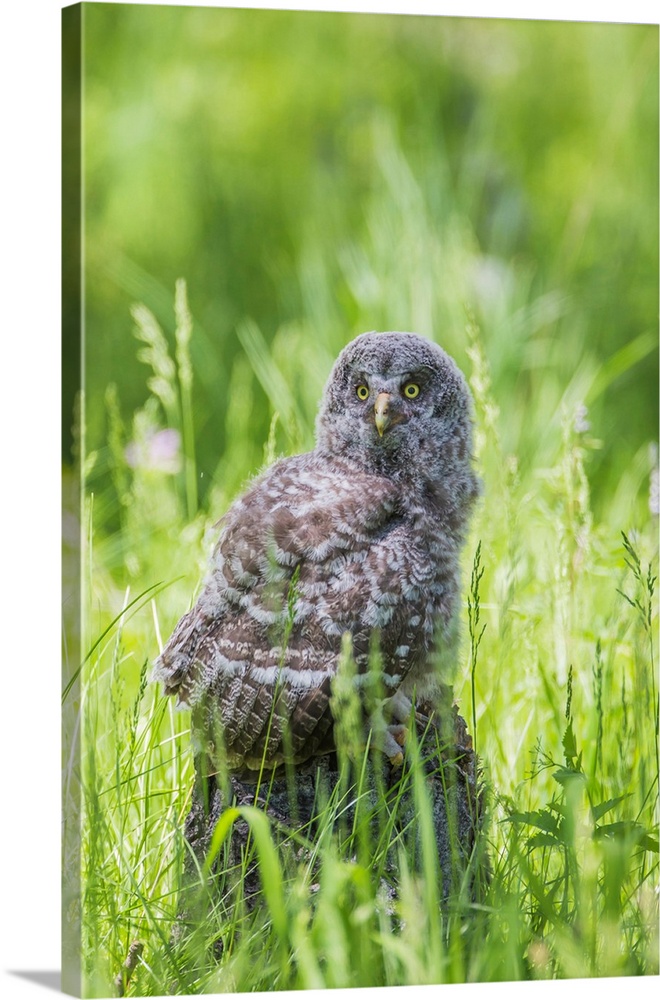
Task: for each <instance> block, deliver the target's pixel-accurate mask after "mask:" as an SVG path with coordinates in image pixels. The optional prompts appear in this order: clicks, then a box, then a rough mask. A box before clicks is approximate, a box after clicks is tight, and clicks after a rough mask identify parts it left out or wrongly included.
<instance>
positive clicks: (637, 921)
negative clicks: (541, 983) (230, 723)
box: [79, 285, 658, 996]
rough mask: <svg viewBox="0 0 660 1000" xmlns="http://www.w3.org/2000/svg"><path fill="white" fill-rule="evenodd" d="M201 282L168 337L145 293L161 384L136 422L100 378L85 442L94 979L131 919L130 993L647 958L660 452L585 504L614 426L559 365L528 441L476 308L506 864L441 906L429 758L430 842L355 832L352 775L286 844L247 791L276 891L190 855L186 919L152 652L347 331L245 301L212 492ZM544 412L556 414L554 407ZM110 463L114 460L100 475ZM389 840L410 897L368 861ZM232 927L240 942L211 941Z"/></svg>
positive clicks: (465, 681)
mask: <svg viewBox="0 0 660 1000" xmlns="http://www.w3.org/2000/svg"><path fill="white" fill-rule="evenodd" d="M184 293H185V289H184V287H183V285H179V286H178V288H177V318H178V326H177V332H176V336H175V343H176V345H177V348H176V353H175V355H174V357H173V358H170V356H169V354H168V347H167V341H166V339H165V337H164V336H162V334H160V333H159V331H158V330H157V328H156V327H155V326H154V321H153V318H152V317H150V316H149V315H148V314H147V312H146V311H145V310H144V309H137V310H135V311H134V318H135V320H136V323H137V324H138V327H137V330H136V332H137V334H138V338H139V340H140V341H142V343H143V344H145V343H147V349H146V350H147V353H145V354H144V356H143V360H145V361H146V362H148V365H149V371H150V382H149V387H150V390H151V394H150V396H149V398H148V400H147V402H146V404H145V406H144V407H143V408H142V409H141V410H140V411H139V412H137V413H136V414H135V416H134V419H133V422H132V426H130V427H127V426H124V424H123V423H122V421H121V418H120V416H119V411H118V408H117V405H116V395H117V392H118V391H120V390H115V389H114V388H110V389H109V391H108V393H107V397H106V404H107V419H108V445H107V449H105V451H103V452H98V453H96V454H92V455H88V456H87V467H86V471H87V488H86V491H85V505H84V514H83V519H84V524H83V537H84V539H85V545H84V561H83V564H84V566H85V567H86V572H85V588H84V609H83V610H84V614H83V620H84V628H85V635H84V643H83V648H85V649H87V650H88V653H87V656H86V658H85V660H84V663H83V666H82V671H81V710H80V718H79V725H80V734H81V745H82V760H81V785H82V803H83V841H82V898H81V912H82V940H83V982H84V992H85V994H86V995H88V996H107V995H111V994H112V993H113V991H114V989H115V986H114V983H115V980H116V977H117V976H118V975H119V976H121V969H122V965H123V963H124V962H125V961H126V959H127V956H128V955H129V949H130V948H131V944H132V943H133V942H134V941H139V942H141V943H142V945H143V949H142V952H141V954H140V955H139V957H138V958H137V961H136V964H135V968H134V970H133V971H132V975H131V977H130V980H129V983H128V987H127V991H128V993H129V994H133V993H134V994H135V995H141V994H144V995H149V994H152V995H153V994H159V993H169V992H196V991H200V992H203V991H207V992H209V991H210V992H214V991H217V992H221V991H246V990H271V989H284V988H312V987H324V986H376V985H395V984H418V983H434V982H465V981H493V980H506V979H533V978H549V977H585V976H615V975H635V974H657V972H658V947H657V946H658V841H657V803H658V756H657V730H658V697H657V686H656V674H655V656H656V650H657V628H656V626H657V618H656V600H655V593H654V588H655V572H656V570H655V567H656V566H657V561H656V551H655V544H656V539H655V532H656V527H657V522H656V521H655V520H654V518H653V517H652V516H651V515H650V513H649V509H648V500H647V496H646V495H645V494H644V493H643V492H642V489H641V488H640V487H642V488H643V486H644V482H645V474H646V470H645V469H644V467H643V465H642V464H641V463H640V462H639V461H635V460H631V462H630V466H629V468H628V469H627V470H626V472H625V473H624V475H623V476H622V478H621V481H620V483H619V487H618V490H617V493H616V495H615V496H614V497H605V498H601V504H600V509H601V511H602V513H601V514H600V516H599V517H598V518H596V517H595V515H594V514H593V512H592V508H591V504H590V497H589V484H588V466H589V457H590V454H591V451H592V449H594V448H595V447H597V442H596V441H595V440H592V438H591V436H590V431H589V430H587V429H586V428H585V426H584V423H583V422H581V419H580V418H581V416H582V418H583V416H584V415H583V414H582V415H581V414H580V413H578V412H577V405H576V404H575V403H574V400H572V399H571V394H570V392H568V391H565V392H564V393H563V394H561V395H560V397H559V398H558V399H556V400H555V401H554V406H551V407H550V409H549V410H548V412H547V413H546V414H545V418H544V420H543V423H544V425H545V431H544V434H543V438H542V440H540V441H539V447H538V450H537V452H534V450H533V449H532V448H530V447H529V444H528V443H527V444H526V449H525V452H524V455H523V456H518V455H516V453H515V451H512V450H511V449H510V448H507V450H506V452H505V450H504V447H503V445H502V434H501V431H500V428H501V426H502V425H503V424H506V423H507V422H508V406H509V405H519V404H518V403H517V402H516V401H515V400H514V401H513V402H512V401H511V400H505V399H498V398H497V396H496V393H495V390H494V388H493V383H492V376H491V372H490V368H489V364H488V362H487V360H486V354H485V348H484V341H483V338H482V335H481V333H480V332H479V330H478V329H477V327H476V325H475V323H474V321H473V319H471V318H470V316H466V317H465V320H464V322H463V329H464V331H465V338H466V343H467V344H468V357H469V368H468V369H467V372H466V373H467V375H468V377H469V378H470V383H471V386H472V389H473V393H474V397H475V406H476V463H477V466H478V467H479V469H480V471H481V474H482V476H483V479H484V484H485V493H484V499H483V501H482V503H481V506H480V508H479V510H478V512H477V514H476V516H475V519H474V524H473V527H472V533H471V536H470V540H469V543H468V545H467V547H466V550H465V560H464V563H465V565H464V570H465V574H464V575H465V585H466V586H465V590H466V595H465V603H464V610H463V614H462V619H463V630H464V642H463V648H462V656H461V661H460V662H459V663H458V664H457V665H456V680H455V694H456V697H457V699H458V703H459V705H460V707H461V711H462V714H463V715H464V716H465V718H466V719H468V720H469V726H470V729H471V731H472V735H473V738H474V741H475V744H476V746H477V748H478V752H479V754H480V756H481V758H482V761H483V765H484V769H485V775H486V779H487V782H488V784H489V786H490V794H491V807H492V816H491V821H490V824H489V827H488V833H487V839H488V850H489V852H490V856H491V864H492V881H491V884H490V887H489V889H488V891H487V892H486V893H485V895H484V896H483V898H481V899H479V901H478V902H477V903H474V902H470V900H469V899H468V897H467V896H466V895H465V894H463V896H462V898H461V899H459V900H458V901H456V900H454V902H453V903H451V905H449V906H446V907H445V908H444V909H443V908H442V907H441V905H440V895H439V886H438V874H437V863H436V862H435V859H434V856H433V851H432V848H431V847H430V846H429V840H428V836H427V837H426V839H425V835H424V830H425V822H427V819H428V809H429V807H428V799H427V798H425V792H424V782H423V780H421V771H419V769H417V770H415V768H414V767H413V769H412V775H413V778H412V780H413V785H414V786H415V787H414V788H413V791H412V794H413V796H414V799H415V802H416V806H417V814H418V820H417V822H418V823H419V827H420V832H421V842H422V849H421V851H422V857H421V859H420V858H415V857H414V856H413V855H414V850H413V848H412V847H411V846H410V845H411V843H412V842H413V841H414V838H412V839H410V838H409V839H408V840H406V839H405V838H393V841H392V843H390V844H388V845H386V846H387V850H386V847H385V846H384V843H383V838H382V836H381V837H380V838H379V837H374V838H369V837H367V838H362V839H361V840H360V839H359V838H358V840H356V838H355V836H354V831H346V830H343V829H342V823H341V799H340V797H339V791H337V794H336V796H335V797H334V798H332V797H331V799H330V800H329V801H328V803H327V804H326V805H325V807H324V808H323V810H322V813H321V821H320V827H321V829H320V832H319V834H318V836H317V837H316V838H315V839H314V841H310V840H309V838H307V837H306V836H305V834H304V833H303V834H299V835H295V836H296V837H297V844H298V847H299V848H300V851H299V860H298V862H297V863H296V864H294V865H291V863H290V854H289V855H282V854H281V852H278V850H276V848H275V846H274V843H275V841H274V839H273V834H274V831H272V830H271V829H270V826H269V823H268V821H267V819H266V818H265V817H264V815H263V814H261V813H259V812H258V811H256V810H248V811H247V812H244V813H243V814H242V816H241V818H243V819H246V820H247V822H248V823H249V824H250V829H251V835H252V840H253V843H254V845H255V849H256V855H255V856H256V859H257V863H258V864H259V866H260V871H261V874H262V880H263V889H264V893H263V902H262V904H261V905H259V906H258V907H257V908H256V909H255V910H254V911H250V910H249V909H246V907H245V905H244V903H243V901H242V900H241V894H240V883H241V875H242V873H241V872H240V871H239V872H238V873H235V876H236V878H235V879H234V881H236V879H237V881H238V885H239V889H238V892H237V890H236V889H235V888H234V889H233V890H230V889H229V888H226V887H225V889H224V890H223V889H222V888H218V889H216V892H215V893H214V894H213V893H212V894H211V895H210V896H209V895H208V894H207V892H206V889H205V886H206V881H205V874H206V873H205V871H204V870H201V869H200V870H199V872H198V883H199V889H198V894H197V897H196V898H197V901H198V903H199V919H198V921H197V923H194V924H193V926H192V928H189V929H187V930H185V931H183V932H179V933H178V934H175V935H174V937H173V931H174V930H175V925H176V917H177V913H178V909H177V907H178V905H179V903H178V899H177V893H178V890H179V887H180V884H181V877H182V872H183V869H184V860H185V858H186V855H189V848H188V846H187V844H186V842H185V839H184V837H183V823H184V819H185V816H186V813H187V811H188V808H189V806H190V802H191V795H192V782H193V766H192V757H191V750H190V741H189V716H188V714H187V713H186V712H177V711H175V710H174V708H173V704H172V701H171V700H169V699H164V698H163V696H162V695H161V693H160V691H159V690H157V689H156V687H155V686H154V685H152V684H150V683H149V682H148V674H149V669H150V663H151V662H152V661H153V659H154V658H155V656H156V655H157V652H158V650H159V648H160V646H161V644H162V641H163V640H164V639H166V638H167V636H168V635H169V632H170V630H171V628H172V627H173V625H174V624H175V622H176V620H177V619H178V617H179V616H180V615H181V614H182V613H183V612H184V611H185V610H186V609H187V608H188V607H189V605H190V603H191V601H192V600H193V597H194V594H195V591H196V588H197V587H198V585H199V583H200V580H201V577H202V574H203V572H204V567H205V564H206V558H207V554H208V550H209V546H210V545H211V544H212V541H213V538H214V534H215V532H214V529H213V525H214V523H215V521H216V520H217V518H218V517H219V516H220V514H221V513H222V511H223V510H224V509H225V507H226V505H227V504H228V503H229V502H230V500H231V498H232V496H233V495H234V494H235V493H236V492H237V491H238V490H239V489H240V486H241V483H242V482H243V481H244V480H245V479H246V477H247V476H248V475H249V474H251V473H253V472H255V471H256V470H257V467H258V466H259V465H260V464H261V462H263V461H272V459H273V457H274V456H275V455H276V454H278V453H286V452H289V451H290V450H292V449H293V448H301V447H307V446H309V445H310V443H311V441H312V422H313V411H314V405H315V400H316V398H317V396H318V391H319V390H320V385H321V381H322V378H321V376H322V374H323V375H324V374H325V373H326V371H327V369H328V367H329V363H330V360H331V357H332V354H333V353H334V351H335V350H336V348H337V346H338V345H337V343H336V337H335V339H333V336H332V335H331V332H328V335H327V337H326V338H325V340H323V339H321V338H319V337H317V338H316V339H312V338H311V337H309V336H307V335H306V332H305V328H304V327H301V329H300V330H294V331H291V330H289V331H286V332H282V333H281V334H280V335H278V337H277V338H276V339H275V343H274V344H273V345H272V347H271V348H270V349H269V348H268V347H267V346H266V344H265V342H264V341H263V338H262V337H261V335H260V333H259V331H258V329H256V327H254V326H253V325H246V326H245V327H244V328H243V331H242V333H241V334H240V335H241V340H242V343H243V345H244V348H245V360H243V361H242V362H241V363H240V364H237V365H236V366H235V368H234V370H233V372H232V375H231V379H230V383H229V402H228V408H229V412H230V418H228V420H229V421H230V423H231V430H232V434H231V436H230V438H229V440H230V442H231V443H230V446H229V451H230V455H229V456H228V455H224V456H219V464H218V469H217V470H216V473H215V475H214V477H213V483H212V487H211V489H210V490H209V491H208V497H209V500H208V503H207V504H206V505H205V506H204V507H203V508H200V509H197V507H196V497H195V488H194V483H195V482H196V478H197V470H196V468H195V455H194V441H193V433H192V424H191V422H192V419H193V417H192V406H191V402H190V400H191V391H192V389H193V386H194V383H193V381H191V379H192V372H191V371H190V370H189V369H188V368H187V367H186V365H187V361H186V346H187V339H186V338H187V337H188V336H189V319H188V318H187V317H188V310H187V305H186V302H185V294H184ZM186 324H188V326H186ZM182 331H183V332H182ZM193 336H194V334H193ZM292 345H295V349H294V346H292ZM142 350H143V351H145V348H144V347H143V348H142ZM544 377H545V373H544V372H543V370H541V371H540V372H539V373H538V376H537V379H538V386H537V387H536V388H537V390H538V392H537V393H535V394H534V397H533V398H534V399H535V400H536V402H535V403H533V404H532V406H536V407H540V406H542V405H543V406H546V405H547V404H548V396H547V394H544V392H543V379H544ZM596 377H598V373H596ZM602 377H604V376H602ZM255 378H258V379H259V381H260V382H261V385H262V386H263V388H264V389H265V391H266V392H267V393H268V394H269V396H270V398H271V401H272V409H273V413H275V412H277V414H278V419H275V418H274V419H273V420H272V422H271V432H270V435H269V438H268V440H266V441H262V442H257V443H255V442H254V441H253V440H251V437H250V404H251V398H252V397H251V393H252V386H253V384H254V379H255ZM305 379H308V380H309V382H310V383H311V388H309V389H308V391H306V392H301V393H300V394H298V392H297V391H295V390H294V388H293V387H295V386H297V385H300V384H302V382H303V380H305ZM529 419H530V421H532V422H536V423H538V424H540V423H541V415H540V414H539V413H537V412H534V413H532V414H530V416H529ZM163 426H170V427H172V426H173V427H175V428H178V429H180V430H181V442H182V449H183V460H182V462H181V466H180V470H179V471H178V472H177V473H173V472H171V471H162V470H159V469H158V468H149V467H148V463H144V462H143V463H142V465H140V464H138V465H137V466H136V467H134V468H132V467H129V465H128V464H127V462H126V455H125V450H124V449H125V446H126V444H127V442H128V441H129V440H133V441H138V442H140V441H142V442H143V443H144V442H146V441H147V439H148V438H149V435H150V434H152V433H153V432H154V431H156V430H157V429H159V428H162V427H163ZM99 470H101V471H103V472H104V473H105V472H109V473H110V474H111V476H112V484H113V485H112V487H111V488H107V489H105V490H104V491H101V492H99V493H97V492H96V491H95V490H94V476H95V475H97V474H98V472H99ZM113 523H114V524H115V530H109V525H111V524H113ZM622 532H625V534H623V533H622ZM470 581H471V582H470ZM395 811H396V807H395ZM425 817H426V818H425ZM237 818H238V814H237V813H234V812H232V811H228V812H227V813H226V814H225V815H224V816H223V818H222V821H221V823H220V824H219V826H218V829H217V830H216V837H215V842H214V850H217V851H218V852H220V853H219V857H222V846H223V842H224V840H225V838H226V837H227V836H228V835H229V834H230V827H231V824H232V823H233V822H234V821H235V820H236V819H237ZM382 829H383V827H382V826H381V830H382ZM389 829H390V831H391V830H392V827H391V826H390V828H389ZM426 830H427V833H428V824H427V826H426ZM279 836H280V837H281V836H282V831H279ZM292 836H294V835H293V834H292ZM393 850H394V852H395V855H396V869H397V875H396V880H397V883H398V897H397V901H396V903H395V904H394V906H393V907H392V906H391V905H389V906H388V905H387V903H386V901H385V900H384V899H383V898H382V893H381V883H380V879H379V877H377V873H378V872H382V871H383V864H384V860H383V859H384V854H383V852H384V851H385V853H387V852H388V851H389V853H390V854H391V852H392V851H393ZM287 858H288V859H289V860H287ZM247 863H248V861H247V860H246V861H245V864H247ZM193 867H194V866H193ZM230 882H231V880H229V882H228V883H227V885H229V884H230ZM220 934H221V935H222V937H223V940H224V942H225V949H224V952H223V954H222V955H221V956H220V957H219V958H216V957H214V955H213V949H212V943H213V941H214V940H215V939H216V938H217V937H218V936H219V935H220Z"/></svg>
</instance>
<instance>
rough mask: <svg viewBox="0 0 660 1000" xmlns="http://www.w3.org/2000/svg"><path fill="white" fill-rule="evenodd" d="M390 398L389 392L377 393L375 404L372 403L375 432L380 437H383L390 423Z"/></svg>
mask: <svg viewBox="0 0 660 1000" xmlns="http://www.w3.org/2000/svg"><path fill="white" fill-rule="evenodd" d="M391 399H392V397H391V396H390V394H389V392H379V393H378V395H377V396H376V402H375V403H374V420H375V423H376V430H377V431H378V434H379V435H380V437H382V436H383V434H384V433H385V431H386V430H387V428H388V427H389V426H390V423H391V422H392V418H391V416H390V400H391Z"/></svg>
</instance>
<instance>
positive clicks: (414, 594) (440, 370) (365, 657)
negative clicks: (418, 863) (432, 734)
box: [154, 333, 479, 778]
mask: <svg viewBox="0 0 660 1000" xmlns="http://www.w3.org/2000/svg"><path fill="white" fill-rule="evenodd" d="M470 413H471V405H470V396H469V391H468V388H467V386H466V383H465V379H464V378H463V376H462V374H461V372H460V371H459V369H458V368H457V366H456V365H455V364H454V362H453V361H452V360H451V358H450V357H449V356H448V355H447V354H446V353H445V352H444V351H443V350H441V348H439V347H438V346H437V345H436V344H434V343H432V342H431V341H428V340H426V339H425V338H423V337H420V336H418V335H417V334H413V333H365V334H362V335H361V336H359V337H357V338H356V339H355V340H353V341H352V342H351V343H349V344H348V346H347V347H345V348H344V350H343V351H342V352H341V354H340V355H339V357H338V358H337V361H336V363H335V365H334V367H333V369H332V372H331V374H330V377H329V379H328V382H327V384H326V387H325V390H324V393H323V399H322V401H321V406H320V411H319V414H318V419H317V425H316V432H317V443H316V447H315V448H314V450H313V451H311V452H308V453H306V454H303V455H295V456H293V457H292V458H285V459H282V460H280V461H277V462H275V463H274V464H273V465H272V466H271V467H270V468H268V469H267V470H266V471H265V472H264V473H263V474H262V475H260V476H259V477H258V478H257V479H255V480H254V481H253V483H252V484H251V486H250V487H249V489H248V490H247V492H246V493H245V494H244V495H243V496H241V497H240V498H239V499H238V500H236V501H235V503H234V504H233V505H232V506H231V507H230V509H229V510H228V512H227V513H226V514H225V516H224V517H223V518H222V520H221V522H220V523H221V531H220V536H219V540H218V543H217V546H216V548H215V552H214V555H213V559H212V564H211V569H210V573H209V575H208V578H207V580H206V583H205V586H204V589H203V591H202V593H201V596H200V597H199V600H198V601H197V604H196V605H195V607H194V608H193V609H192V610H191V611H189V612H188V614H186V615H184V617H183V618H182V619H181V621H180V622H179V624H178V625H177V627H176V629H175V630H174V633H173V635H172V636H171V638H170V640H169V642H168V643H167V645H166V647H165V649H164V650H163V652H162V654H161V656H160V657H159V659H158V660H157V662H156V668H155V672H154V677H155V678H156V679H159V680H161V681H163V683H164V689H165V692H166V693H167V694H173V695H176V696H177V698H178V702H179V704H180V705H182V706H188V707H190V708H191V709H192V710H193V730H194V732H195V733H196V734H197V739H198V740H199V739H200V738H201V740H202V741H204V742H205V744H206V746H207V747H209V746H210V747H211V750H212V752H214V751H216V752H217V754H218V755H219V756H220V757H221V758H222V761H221V762H219V763H218V765H217V766H223V767H225V768H226V769H227V770H228V771H230V772H232V773H235V774H240V775H241V776H242V777H244V778H245V777H248V778H249V776H250V774H253V775H255V774H256V772H258V771H259V769H261V768H262V767H265V768H266V769H269V768H270V769H272V768H273V767H275V766H276V765H277V764H279V763H281V762H282V761H283V759H284V758H285V755H287V756H288V757H290V759H291V760H292V761H293V762H294V763H297V764H300V763H302V762H304V761H306V760H309V759H310V758H311V757H313V756H314V755H318V754H323V753H326V752H330V751H331V750H332V749H333V748H334V744H333V714H332V710H331V703H330V699H331V682H332V679H333V677H334V676H335V674H336V672H337V667H338V663H339V658H340V653H341V649H342V637H343V636H344V635H345V634H346V633H348V634H349V636H350V643H351V646H352V654H353V657H354V661H355V664H356V667H357V675H356V678H355V682H356V684H357V685H358V689H359V686H360V683H361V681H363V680H364V678H365V676H366V675H367V668H368V662H369V654H370V648H372V647H373V645H374V643H377V646H378V650H379V656H380V662H381V664H382V681H383V684H384V687H385V699H384V704H385V705H386V707H387V712H386V718H388V720H389V721H390V723H391V726H390V727H389V730H385V733H384V737H383V745H382V749H383V750H384V751H385V752H386V753H387V754H388V756H390V758H391V759H395V758H396V756H397V751H400V748H399V746H398V744H397V742H395V740H394V736H393V734H396V735H397V737H399V736H400V735H401V734H400V730H401V726H397V725H396V724H397V723H401V722H403V721H404V720H405V719H406V718H407V717H408V713H409V712H410V707H411V701H410V698H411V697H412V696H413V695H415V696H416V697H418V698H424V699H425V701H427V702H429V701H430V702H431V703H433V698H434V694H435V693H436V692H437V691H438V690H439V688H440V683H441V680H442V678H441V676H440V672H439V661H440V659H442V658H443V656H444V657H446V656H447V655H449V657H450V658H451V657H452V656H455V655H456V624H457V623H456V619H457V611H458V608H457V602H458V597H459V554H460V549H461V545H462V543H463V540H464V537H465V532H466V527H467V520H468V516H469V513H470V510H471V508H472V506H473V502H474V500H475V497H476V496H477V493H478V489H479V487H478V479H477V477H476V476H475V474H474V472H473V470H472V465H471V428H472V424H471V415H470ZM217 734H220V738H219V740H216V736H217ZM399 756H400V753H399Z"/></svg>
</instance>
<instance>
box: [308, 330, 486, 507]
mask: <svg viewBox="0 0 660 1000" xmlns="http://www.w3.org/2000/svg"><path fill="white" fill-rule="evenodd" d="M471 410H472V405H471V397H470V392H469V389H468V387H467V384H466V381H465V378H464V377H463V375H462V373H461V372H460V370H459V369H458V367H457V366H456V364H455V363H454V361H453V360H452V359H451V358H450V357H449V355H448V354H446V352H445V351H443V350H442V348H441V347H438V345H437V344H434V343H433V342H432V341H430V340H427V339H426V338H424V337H420V336H419V335H418V334H415V333H399V332H391V333H375V332H373V333H363V334H362V335H361V336H359V337H356V339H355V340H353V341H351V343H350V344H348V345H347V346H346V347H345V348H344V350H343V351H342V352H341V354H340V355H339V357H338V358H337V361H336V362H335V365H334V367H333V369H332V371H331V373H330V377H329V379H328V382H327V384H326V386H325V390H324V392H323V398H322V401H321V407H320V411H319V415H318V418H317V424H316V432H317V448H318V449H319V450H320V451H323V452H325V453H327V454H330V455H341V456H344V457H346V458H349V459H351V460H353V461H354V462H356V463H358V464H359V465H360V466H361V467H362V468H364V469H365V470H366V471H370V472H375V473H379V474H382V475H388V476H393V477H396V478H399V479H400V478H406V479H407V480H408V481H409V482H410V484H411V486H420V487H423V486H424V485H426V486H427V487H428V486H436V488H442V489H443V490H444V491H449V492H450V493H451V492H452V491H453V493H454V494H455V495H456V496H457V497H458V496H461V497H464V498H467V496H468V495H470V496H472V497H474V496H475V495H476V493H477V492H478V481H477V478H476V476H475V475H474V473H473V471H472V468H471V451H472V419H471Z"/></svg>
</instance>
